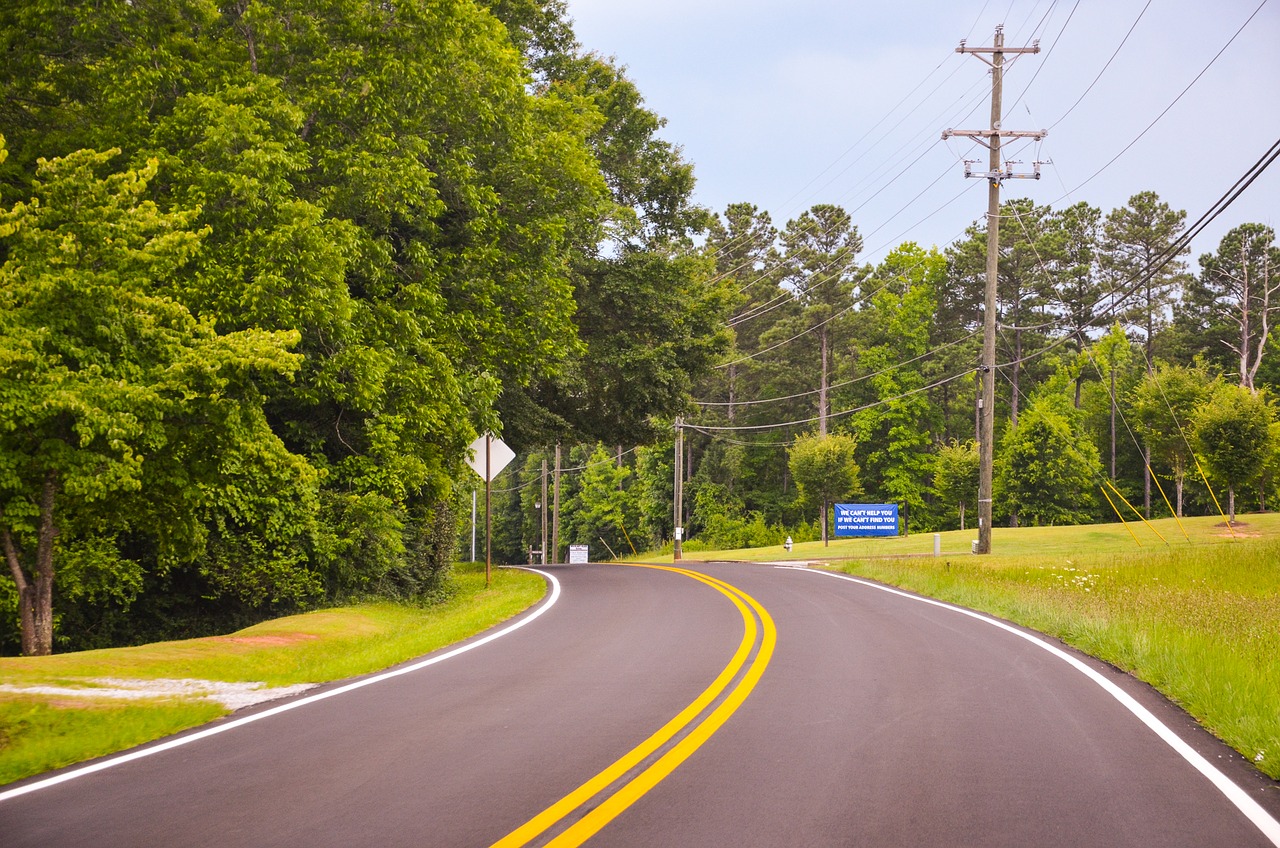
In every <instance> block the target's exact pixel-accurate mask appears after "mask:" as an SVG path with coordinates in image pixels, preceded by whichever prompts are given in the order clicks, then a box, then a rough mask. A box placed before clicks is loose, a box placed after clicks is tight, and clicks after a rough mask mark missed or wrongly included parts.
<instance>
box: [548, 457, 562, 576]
mask: <svg viewBox="0 0 1280 848" xmlns="http://www.w3.org/2000/svg"><path fill="white" fill-rule="evenodd" d="M554 479H555V483H554V492H553V494H552V498H553V500H552V502H551V503H552V506H551V553H552V555H553V556H554V557H555V559H553V560H550V561H551V562H559V561H560V443H559V442H556V470H555V478H554Z"/></svg>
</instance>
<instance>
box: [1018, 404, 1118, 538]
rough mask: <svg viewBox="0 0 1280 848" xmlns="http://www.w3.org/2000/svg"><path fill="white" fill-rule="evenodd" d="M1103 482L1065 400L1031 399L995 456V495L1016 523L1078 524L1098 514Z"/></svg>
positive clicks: (1098, 464)
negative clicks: (1097, 493)
mask: <svg viewBox="0 0 1280 848" xmlns="http://www.w3.org/2000/svg"><path fill="white" fill-rule="evenodd" d="M1101 479H1102V467H1101V462H1100V461H1099V459H1098V452H1097V449H1096V448H1095V447H1094V446H1093V443H1092V442H1090V441H1089V440H1088V438H1087V437H1086V436H1085V435H1084V433H1083V430H1082V428H1081V427H1080V423H1079V419H1078V416H1076V415H1074V414H1073V410H1072V409H1071V407H1070V405H1069V404H1068V403H1067V401H1066V399H1065V397H1063V396H1062V395H1060V394H1058V393H1056V392H1046V393H1043V394H1040V395H1037V396H1036V397H1035V398H1033V399H1032V401H1031V403H1030V404H1029V405H1028V407H1027V409H1026V410H1024V411H1023V413H1022V415H1021V417H1020V418H1019V421H1018V426H1017V427H1011V428H1010V429H1009V430H1007V431H1006V432H1005V436H1004V438H1003V439H1002V440H1001V443H1000V451H999V453H998V455H997V468H996V497H997V499H998V503H999V504H1000V506H1001V508H1002V510H1007V513H1006V514H1008V515H1012V516H1013V517H1014V518H1015V519H1016V520H1017V521H1018V522H1020V523H1028V524H1032V525H1053V524H1079V523H1083V522H1086V521H1088V520H1090V518H1091V517H1092V516H1093V514H1094V512H1095V510H1096V496H1095V495H1094V489H1095V486H1096V485H1097V484H1098V482H1099V481H1100V480H1101Z"/></svg>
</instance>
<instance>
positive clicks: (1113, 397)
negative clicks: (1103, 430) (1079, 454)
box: [1111, 362, 1116, 483]
mask: <svg viewBox="0 0 1280 848" xmlns="http://www.w3.org/2000/svg"><path fill="white" fill-rule="evenodd" d="M1115 481H1116V366H1115V363H1114V362H1113V363H1112V364H1111V482H1112V483H1114V482H1115Z"/></svg>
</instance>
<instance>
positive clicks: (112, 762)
mask: <svg viewBox="0 0 1280 848" xmlns="http://www.w3.org/2000/svg"><path fill="white" fill-rule="evenodd" d="M522 570H523V571H532V572H533V573H535V574H541V575H542V576H543V577H545V578H546V579H547V582H549V583H550V584H551V594H550V595H549V596H548V597H547V599H546V600H545V601H543V602H542V604H541V605H539V606H538V607H537V608H536V609H535V610H534V611H533V612H532V613H530V614H529V615H527V616H525V617H524V618H522V619H520V620H519V621H516V622H514V623H513V624H509V625H507V626H506V627H504V628H502V629H501V630H496V631H494V632H493V633H490V634H489V635H488V636H484V637H482V638H480V639H476V640H475V641H474V642H468V643H467V644H465V645H461V646H459V647H457V648H454V649H453V650H451V651H446V652H444V653H443V654H437V655H435V656H431V657H428V658H427V659H425V660H422V661H420V662H416V663H413V664H411V665H407V666H403V667H401V668H397V669H393V670H391V671H384V672H382V673H381V674H375V675H373V676H371V677H365V678H361V679H360V680H356V681H354V682H352V683H348V684H346V685H344V686H339V687H337V688H334V689H329V690H326V691H324V692H319V693H317V694H315V695H308V696H307V697H305V698H298V699H296V700H293V701H289V702H288V703H284V704H281V705H280V706H278V707H272V708H271V709H269V710H263V711H262V712H260V713H254V714H253V715H248V716H244V717H243V718H238V719H233V720H231V721H228V722H225V723H223V724H219V725H216V726H214V727H209V728H206V729H205V730H200V731H197V732H195V733H192V734H189V735H187V736H179V737H176V738H174V739H170V740H169V741H167V742H161V743H160V744H159V745H153V746H151V747H148V748H140V749H137V750H134V751H129V752H128V753H126V754H121V755H119V756H115V757H110V758H109V759H105V760H99V761H98V762H96V763H92V764H90V765H87V766H83V767H81V768H76V769H72V770H71V771H66V772H63V773H62V774H58V775H55V776H53V777H49V778H46V779H44V780H38V781H36V782H34V783H29V784H27V785H25V786H19V787H17V788H16V789H10V790H8V791H5V792H0V802H3V801H7V800H9V799H10V798H17V797H18V796H19V795H26V794H28V793H30V792H35V791H37V790H40V789H48V788H49V787H52V786H57V785H58V784H60V783H66V782H67V781H69V780H75V779H76V778H78V777H84V776H86V775H90V774H93V773H95V772H99V771H103V770H105V769H109V768H113V767H115V766H119V765H124V764H125V763H129V762H133V761H134V760H140V759H142V758H143V757H150V756H152V755H154V754H159V753H161V752H163V751H169V750H172V749H174V748H180V747H182V746H183V745H189V744H191V743H192V742H197V741H199V740H201V739H207V738H209V737H210V736H216V735H217V734H219V733H225V732H227V731H228V730H234V729H236V728H237V727H244V726H245V725H246V724H252V723H253V722H255V721H260V720H261V719H264V718H269V717H271V716H274V715H279V714H280V713H286V712H289V711H290V710H296V709H297V708H298V707H302V706H306V705H307V704H314V703H315V702H316V701H323V700H325V699H327V698H332V697H334V696H336V695H345V694H346V693H347V692H352V691H354V690H356V689H363V688H364V687H365V686H371V685H373V684H374V683H381V682H383V681H385V680H390V679H391V678H393V677H400V676H401V675H404V674H409V673H411V672H415V671H419V670H420V669H424V668H426V667H427V666H431V665H435V664H436V663H440V662H444V661H445V660H447V659H452V658H453V657H456V656H458V655H459V654H465V653H466V652H467V651H471V650H474V649H475V648H479V647H480V646H481V645H487V644H489V643H490V642H492V641H494V640H495V639H501V638H502V637H503V636H506V635H508V634H509V633H512V632H514V631H516V630H519V629H520V628H521V627H524V626H525V625H526V624H528V623H530V622H531V621H534V620H536V619H537V618H538V617H539V616H541V615H542V614H543V613H544V612H546V611H547V610H549V609H551V607H552V606H554V605H555V603H556V601H558V600H559V599H560V581H559V580H557V579H556V578H555V575H553V574H550V573H548V572H546V571H540V570H538V569H536V568H524V569H522Z"/></svg>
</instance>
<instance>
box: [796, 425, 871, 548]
mask: <svg viewBox="0 0 1280 848" xmlns="http://www.w3.org/2000/svg"><path fill="white" fill-rule="evenodd" d="M856 451H857V442H856V441H854V439H853V437H852V436H847V435H843V434H835V435H826V436H818V435H807V436H800V437H798V438H797V439H796V440H795V442H794V443H793V444H792V445H791V450H790V453H789V455H788V463H789V464H790V467H791V475H792V476H793V477H794V478H795V481H796V487H797V489H798V490H799V495H800V501H801V502H802V503H803V504H804V505H805V506H806V507H808V508H809V509H810V510H811V511H816V510H821V515H822V526H823V531H822V538H823V539H826V538H827V532H826V528H827V508H828V505H829V504H831V503H834V502H836V501H838V500H840V499H841V498H846V497H850V496H852V495H854V494H857V493H858V492H859V491H860V490H861V486H860V484H859V481H858V473H859V472H858V463H857V461H856V460H855V459H854V456H855V452H856Z"/></svg>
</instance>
